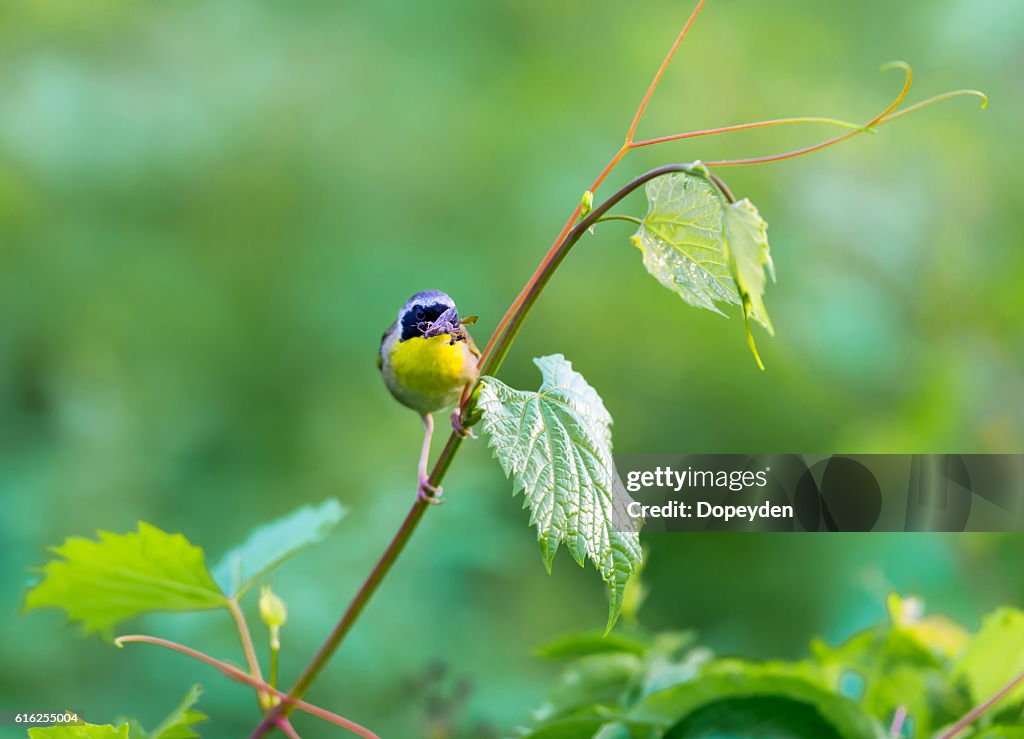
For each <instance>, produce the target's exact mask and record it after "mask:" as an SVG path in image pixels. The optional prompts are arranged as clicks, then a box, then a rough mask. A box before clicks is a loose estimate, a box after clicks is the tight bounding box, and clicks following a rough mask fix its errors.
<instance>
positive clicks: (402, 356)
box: [382, 334, 476, 413]
mask: <svg viewBox="0 0 1024 739" xmlns="http://www.w3.org/2000/svg"><path fill="white" fill-rule="evenodd" d="M450 342H451V336H450V335H449V334H442V335H440V336H432V337H430V338H429V339H424V338H422V337H419V336H417V337H415V338H412V339H408V340H406V341H395V342H394V343H392V344H391V345H390V346H388V347H385V354H386V356H385V358H384V359H385V361H384V367H383V368H382V369H383V371H384V379H385V381H386V382H387V385H388V388H389V389H390V390H391V393H392V394H393V395H394V396H395V397H396V398H397V399H398V400H399V401H400V402H402V403H404V404H405V405H407V406H409V407H410V408H414V409H415V410H418V411H420V412H421V413H432V412H434V411H437V410H441V409H442V408H445V407H448V406H450V405H454V404H455V402H456V401H457V400H458V398H459V395H460V393H461V392H462V388H463V387H465V385H466V383H468V382H471V381H472V380H473V379H474V378H475V377H476V357H475V356H474V355H473V353H472V352H471V351H470V350H469V347H468V346H467V344H466V342H464V341H459V342H456V343H455V344H452V343H450Z"/></svg>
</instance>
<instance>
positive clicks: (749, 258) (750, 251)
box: [722, 198, 775, 369]
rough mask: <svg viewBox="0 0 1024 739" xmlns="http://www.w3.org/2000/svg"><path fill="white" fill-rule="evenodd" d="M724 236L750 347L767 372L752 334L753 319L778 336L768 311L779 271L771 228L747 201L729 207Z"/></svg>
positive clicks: (723, 230)
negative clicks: (767, 292)
mask: <svg viewBox="0 0 1024 739" xmlns="http://www.w3.org/2000/svg"><path fill="white" fill-rule="evenodd" d="M722 236H723V240H724V241H725V252H726V259H727V261H728V263H729V272H730V274H732V278H733V282H734V283H735V286H736V288H737V290H738V292H739V296H740V300H741V301H742V304H743V323H744V327H745V329H746V332H747V344H748V345H749V346H750V351H752V352H753V353H754V359H755V360H757V366H758V367H760V368H761V369H764V364H762V362H761V357H760V356H759V355H758V353H757V345H756V344H755V343H754V335H753V334H752V333H751V331H750V319H754V320H755V321H757V322H758V323H760V324H761V325H762V326H764V327H765V329H766V330H767V331H768V333H769V334H771V335H774V334H775V329H774V328H772V322H771V320H770V319H769V318H768V310H767V309H766V308H765V307H764V288H765V285H766V284H767V281H768V279H767V277H768V276H769V275H770V276H771V278H772V280H773V281H774V280H775V267H774V265H773V264H772V257H771V253H770V252H769V249H768V224H767V223H765V221H764V219H763V218H761V215H760V214H759V213H758V212H757V208H755V207H754V204H753V203H751V202H750V201H749V200H747V199H746V198H744V199H743V200H740V201H739V202H736V203H730V204H729V205H726V206H725V210H724V212H723V216H722ZM766 273H767V275H766Z"/></svg>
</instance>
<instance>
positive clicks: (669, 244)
mask: <svg viewBox="0 0 1024 739" xmlns="http://www.w3.org/2000/svg"><path fill="white" fill-rule="evenodd" d="M645 190H646V193H647V215H645V216H644V218H643V221H642V222H641V225H640V230H639V231H637V232H636V234H634V236H633V244H634V245H636V247H637V248H638V249H640V251H641V252H642V253H643V260H644V266H645V267H647V271H648V272H650V273H651V274H652V275H653V276H654V277H655V279H657V280H658V282H660V283H661V284H662V285H664V286H665V287H667V288H668V289H669V290H671V291H672V292H674V293H677V294H678V295H679V297H681V298H682V299H683V300H685V301H686V302H687V303H689V304H690V305H692V306H695V307H697V308H704V309H706V310H710V311H714V312H715V313H722V311H721V310H719V308H718V306H717V305H715V304H716V303H731V304H736V305H739V304H740V297H739V294H738V292H737V290H736V283H735V281H734V280H733V277H732V274H731V273H730V270H729V263H728V260H727V258H726V254H725V247H724V245H723V242H722V196H721V194H720V193H719V191H718V189H717V188H716V187H715V185H714V184H713V183H712V182H711V180H710V179H709V178H708V177H707V169H705V168H704V167H703V166H700V165H697V166H695V167H694V169H693V173H692V174H691V173H688V172H678V173H673V174H669V175H665V176H663V177H657V178H655V179H653V180H651V181H650V182H648V183H647V185H646V188H645ZM723 315H724V314H723Z"/></svg>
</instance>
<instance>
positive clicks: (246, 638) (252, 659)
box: [227, 597, 269, 710]
mask: <svg viewBox="0 0 1024 739" xmlns="http://www.w3.org/2000/svg"><path fill="white" fill-rule="evenodd" d="M227 603H228V610H229V611H230V612H231V617H232V618H233V619H234V620H235V627H236V628H237V629H238V638H239V639H240V640H241V642H242V651H243V652H244V653H245V662H246V664H247V665H248V666H249V674H250V675H252V676H253V677H254V678H256V679H257V680H259V681H260V682H262V681H263V673H262V672H261V671H260V661H259V659H257V658H256V649H255V647H254V646H253V641H252V634H251V633H250V632H249V624H248V623H247V622H246V620H245V614H244V613H242V608H241V606H239V604H238V599H237V598H236V597H231V598H228V601H227ZM256 699H257V701H258V702H259V704H260V709H261V710H266V709H267V707H268V706H269V696H268V695H267V693H265V692H259V693H257V695H256Z"/></svg>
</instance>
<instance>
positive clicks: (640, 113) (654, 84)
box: [626, 0, 704, 147]
mask: <svg viewBox="0 0 1024 739" xmlns="http://www.w3.org/2000/svg"><path fill="white" fill-rule="evenodd" d="M703 8H704V0H699V2H698V3H697V6H696V7H695V8H694V9H693V12H692V13H690V17H689V18H687V19H686V25H684V26H683V30H681V31H680V32H679V35H678V36H676V40H675V43H673V44H672V46H671V48H669V50H668V53H667V54H665V58H664V59H663V60H662V62H661V66H660V67H658V71H657V72H655V73H654V79H653V80H651V84H650V85H648V87H647V92H645V93H644V97H643V100H641V101H640V105H638V106H637V109H636V113H635V114H634V115H633V122H632V123H630V124H629V130H628V131H627V132H626V146H627V147H628V146H629V145H630V144H632V143H633V136H635V135H636V128H637V126H639V125H640V119H641V118H643V117H644V111H645V110H647V103H649V102H650V101H651V96H652V95H653V94H654V91H655V90H656V89H658V83H659V82H661V77H662V75H664V74H665V70H666V69H668V65H669V63H670V62H671V61H672V57H674V56H675V55H676V51H677V50H678V49H679V45H680V44H682V43H683V39H684V38H686V34H687V33H689V31H690V26H692V25H693V22H694V21H695V20H697V16H698V15H700V11H701V10H702V9H703Z"/></svg>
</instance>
